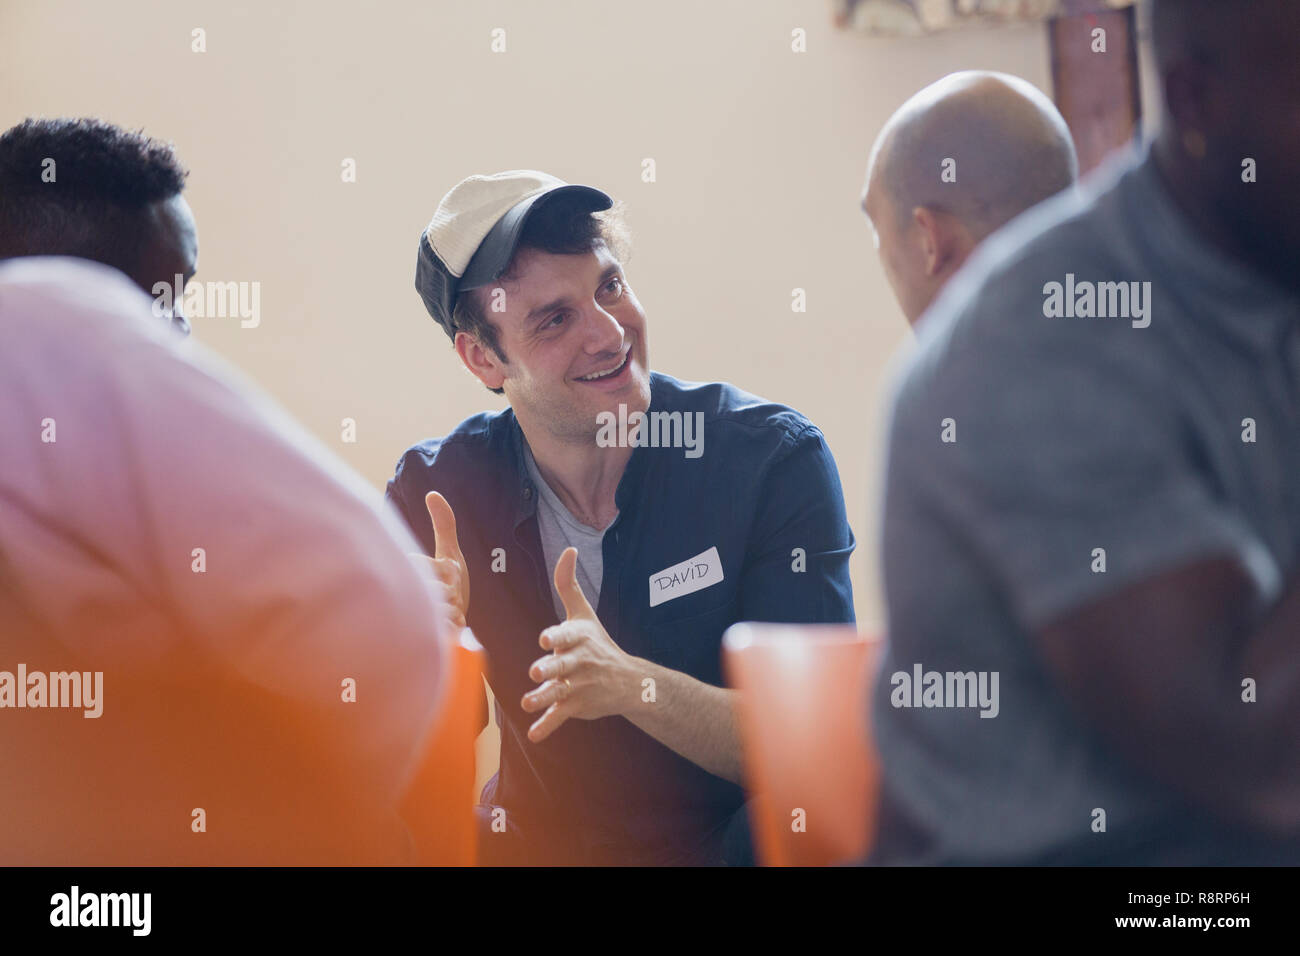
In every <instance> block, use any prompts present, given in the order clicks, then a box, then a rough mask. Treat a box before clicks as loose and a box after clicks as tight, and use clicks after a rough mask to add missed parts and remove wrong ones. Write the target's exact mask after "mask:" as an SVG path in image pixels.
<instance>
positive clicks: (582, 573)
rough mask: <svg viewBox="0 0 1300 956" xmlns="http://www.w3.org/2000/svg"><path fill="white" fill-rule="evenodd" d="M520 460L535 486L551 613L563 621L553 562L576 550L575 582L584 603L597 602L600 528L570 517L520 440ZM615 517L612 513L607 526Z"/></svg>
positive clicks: (601, 560) (602, 557)
mask: <svg viewBox="0 0 1300 956" xmlns="http://www.w3.org/2000/svg"><path fill="white" fill-rule="evenodd" d="M524 461H525V463H526V464H527V466H528V474H529V475H530V476H531V477H532V479H533V484H535V485H536V486H537V533H538V534H539V535H540V536H541V539H542V555H543V556H544V557H545V558H546V569H547V576H546V579H547V580H548V581H550V582H551V600H552V601H553V602H554V603H555V613H556V614H557V615H559V618H560V620H561V621H563V620H564V602H563V601H561V600H560V593H559V592H558V591H556V590H555V564H556V562H557V561H559V560H560V555H561V554H563V553H564V549H565V548H569V547H573V548H577V549H578V584H579V586H580V587H581V588H582V593H583V594H584V595H586V597H587V603H589V604H590V605H591V606H592V607H593V608H596V607H598V606H599V605H600V582H601V579H602V578H603V577H604V574H605V555H604V552H603V550H602V548H603V545H604V540H605V532H606V531H608V530H609V525H606V526H605V527H604V528H599V529H597V528H592V527H590V526H589V525H585V524H583V523H582V522H581V521H579V520H578V519H577V518H575V517H574V516H573V512H571V511H569V509H568V508H566V507H565V506H564V502H562V501H561V500H560V499H559V497H558V496H557V495H556V494H555V492H554V491H553V490H552V489H551V486H550V485H548V484H547V483H546V479H545V478H543V477H542V473H541V471H539V470H538V468H537V461H536V460H535V459H534V458H533V450H532V449H531V448H529V447H528V442H527V441H525V442H524ZM617 520H618V516H617V515H615V516H614V518H613V520H611V521H610V523H609V524H610V525H612V524H613V523H614V521H617Z"/></svg>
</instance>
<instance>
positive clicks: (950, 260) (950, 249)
mask: <svg viewBox="0 0 1300 956" xmlns="http://www.w3.org/2000/svg"><path fill="white" fill-rule="evenodd" d="M912 222H913V223H914V224H915V225H916V230H917V235H918V238H919V241H920V243H921V257H922V258H921V262H922V265H923V266H924V268H925V274H926V275H927V276H937V275H939V274H940V273H942V272H943V271H944V270H945V269H947V268H950V267H953V266H954V265H956V264H960V260H962V259H963V258H965V254H966V251H967V248H966V247H967V246H968V245H969V243H968V242H967V238H968V237H967V236H966V235H965V230H964V229H963V228H962V226H961V224H960V223H959V222H958V221H957V220H956V219H955V218H953V217H952V216H949V215H947V214H946V213H942V212H936V211H935V210H933V209H927V208H926V207H925V206H917V207H916V208H915V209H913V210H912Z"/></svg>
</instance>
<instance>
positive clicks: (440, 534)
mask: <svg viewBox="0 0 1300 956" xmlns="http://www.w3.org/2000/svg"><path fill="white" fill-rule="evenodd" d="M424 506H425V508H427V509H428V510H429V519H430V520H431V521H432V522H433V535H434V552H433V556H434V557H435V558H454V559H455V560H457V561H462V562H463V561H464V558H462V557H461V554H460V541H458V540H457V538H456V514H455V512H453V511H452V510H451V505H449V504H447V499H446V498H444V497H443V496H442V495H440V494H438V492H436V491H431V492H429V493H428V494H427V495H425V496H424Z"/></svg>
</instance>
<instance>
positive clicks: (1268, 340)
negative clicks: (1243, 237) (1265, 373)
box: [1121, 142, 1300, 352]
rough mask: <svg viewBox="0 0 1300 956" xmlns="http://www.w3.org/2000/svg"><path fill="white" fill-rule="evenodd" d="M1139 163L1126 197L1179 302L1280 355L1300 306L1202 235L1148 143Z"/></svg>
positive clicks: (1140, 148) (1138, 153) (1134, 223)
mask: <svg viewBox="0 0 1300 956" xmlns="http://www.w3.org/2000/svg"><path fill="white" fill-rule="evenodd" d="M1134 159H1135V161H1136V164H1135V165H1134V167H1133V168H1132V169H1131V170H1130V171H1129V172H1128V174H1127V175H1126V176H1125V179H1126V180H1127V183H1126V187H1127V188H1125V189H1123V192H1121V195H1122V196H1124V200H1123V202H1124V208H1125V210H1126V212H1127V216H1128V219H1129V222H1130V225H1131V228H1132V229H1133V230H1134V231H1135V232H1136V233H1137V234H1138V235H1140V236H1141V239H1142V245H1143V246H1144V249H1143V251H1144V253H1146V254H1147V255H1149V256H1151V257H1152V258H1153V259H1154V260H1156V261H1157V262H1158V263H1159V267H1160V272H1161V273H1162V274H1163V276H1164V277H1165V279H1166V280H1167V281H1168V280H1172V281H1174V282H1176V283H1178V285H1179V286H1180V288H1179V293H1180V298H1183V299H1184V300H1185V301H1187V302H1194V303H1197V304H1198V305H1199V306H1202V307H1201V308H1197V309H1196V310H1195V311H1196V313H1197V314H1198V315H1199V316H1200V317H1201V318H1202V319H1203V320H1207V321H1213V322H1216V323H1217V324H1218V327H1219V329H1220V330H1221V331H1222V332H1223V333H1224V334H1226V335H1227V336H1228V337H1230V338H1233V339H1238V340H1241V341H1244V342H1245V343H1246V344H1248V345H1250V346H1253V347H1254V348H1258V349H1264V350H1267V351H1270V352H1275V351H1276V350H1277V348H1278V347H1279V345H1280V343H1281V342H1282V341H1283V340H1284V339H1285V338H1286V337H1287V336H1288V335H1290V334H1291V332H1292V331H1293V330H1294V325H1295V320H1296V317H1297V309H1300V301H1297V300H1296V298H1295V297H1293V296H1292V295H1291V294H1290V293H1289V292H1287V291H1286V290H1284V289H1282V288H1281V287H1280V286H1278V285H1276V284H1275V283H1273V282H1272V281H1271V280H1270V279H1268V278H1267V277H1265V276H1263V275H1262V274H1260V273H1258V272H1256V271H1255V270H1254V269H1252V268H1251V267H1250V266H1248V265H1246V264H1245V263H1242V262H1239V261H1238V260H1236V259H1235V258H1233V257H1232V256H1231V255H1229V254H1228V253H1226V252H1223V251H1221V250H1220V249H1219V248H1218V247H1217V246H1215V245H1214V244H1212V243H1211V242H1210V241H1209V240H1207V239H1204V238H1203V237H1202V236H1201V235H1200V233H1199V232H1198V231H1197V230H1196V228H1195V226H1194V225H1193V224H1192V222H1191V221H1190V220H1189V219H1188V218H1187V216H1186V214H1184V213H1183V211H1182V210H1181V209H1180V208H1179V207H1178V204H1177V202H1176V201H1175V200H1174V198H1173V196H1172V194H1171V193H1170V192H1169V187H1168V186H1167V185H1165V181H1164V177H1163V176H1162V175H1161V173H1160V170H1159V169H1158V168H1157V166H1156V161H1155V157H1154V156H1153V155H1152V153H1151V148H1150V143H1149V142H1146V143H1142V144H1139V145H1137V146H1136V147H1135V149H1134ZM1122 188H1123V187H1122ZM1125 194H1126V195H1125ZM1153 278H1155V277H1153ZM1157 321H1158V319H1157Z"/></svg>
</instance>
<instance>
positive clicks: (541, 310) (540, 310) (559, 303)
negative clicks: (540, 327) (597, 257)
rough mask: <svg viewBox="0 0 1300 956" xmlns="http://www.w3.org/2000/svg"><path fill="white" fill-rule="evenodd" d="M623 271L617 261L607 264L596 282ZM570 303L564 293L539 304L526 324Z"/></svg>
mask: <svg viewBox="0 0 1300 956" xmlns="http://www.w3.org/2000/svg"><path fill="white" fill-rule="evenodd" d="M622 271H623V267H622V266H621V265H619V264H618V263H617V262H615V263H614V264H613V265H610V266H606V267H605V271H604V272H602V273H601V274H600V279H599V280H598V281H597V283H596V284H597V285H604V284H605V283H606V282H608V281H609V280H610V279H612V278H614V276H616V275H618V274H619V273H620V272H622ZM568 304H569V297H568V296H563V295H562V296H560V297H559V298H558V299H552V300H551V301H550V302H547V303H546V304H545V305H539V306H538V307H537V308H535V309H531V310H530V311H529V313H528V315H527V316H525V317H524V324H525V325H529V324H531V323H532V322H533V321H534V320H535V319H539V318H541V317H542V316H543V315H546V314H548V313H550V312H554V311H555V310H556V309H561V308H563V307H564V306H566V305H568Z"/></svg>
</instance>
